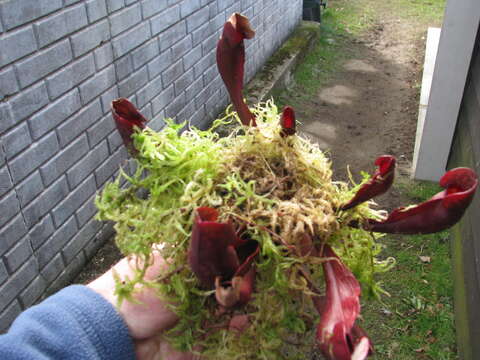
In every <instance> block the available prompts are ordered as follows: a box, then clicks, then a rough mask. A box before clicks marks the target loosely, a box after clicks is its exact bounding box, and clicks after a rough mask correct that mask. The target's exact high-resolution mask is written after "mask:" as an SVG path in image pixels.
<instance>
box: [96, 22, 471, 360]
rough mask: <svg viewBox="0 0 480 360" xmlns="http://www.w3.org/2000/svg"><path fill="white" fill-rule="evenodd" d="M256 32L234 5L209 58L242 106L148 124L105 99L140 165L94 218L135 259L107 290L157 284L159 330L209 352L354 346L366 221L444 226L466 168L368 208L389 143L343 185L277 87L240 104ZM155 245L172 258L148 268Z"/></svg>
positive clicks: (371, 291)
mask: <svg viewBox="0 0 480 360" xmlns="http://www.w3.org/2000/svg"><path fill="white" fill-rule="evenodd" d="M252 34H253V31H251V29H250V28H249V24H248V20H246V18H244V17H242V16H241V15H239V14H234V15H232V17H231V18H230V19H229V20H228V21H227V23H226V24H225V27H224V33H223V35H222V37H221V39H220V40H219V46H218V48H217V51H218V52H217V61H218V62H219V70H220V72H221V74H222V78H223V79H224V81H225V83H226V85H227V87H228V90H229V94H230V96H231V98H232V102H233V104H234V106H235V109H236V110H237V111H238V112H232V111H230V110H228V111H227V115H226V116H225V117H224V118H223V119H219V120H216V121H215V122H214V123H213V126H212V127H211V128H210V129H209V130H206V131H202V130H199V129H195V128H193V127H191V128H186V126H185V124H175V123H174V122H173V121H170V120H167V125H166V127H165V128H164V129H163V130H162V131H160V132H155V131H153V130H152V129H150V128H148V127H145V126H144V122H143V120H142V121H141V122H139V119H143V117H142V116H141V115H140V113H139V112H138V111H137V110H136V109H135V108H134V107H133V105H131V104H129V103H128V100H125V99H120V100H117V101H116V102H114V103H113V105H112V106H113V110H114V114H115V120H116V121H117V125H118V124H119V122H120V125H122V126H120V125H118V126H119V130H120V131H121V132H122V137H123V139H124V141H125V142H126V144H127V145H128V146H129V147H130V151H131V154H132V155H134V158H135V162H136V171H135V173H134V174H133V175H131V176H129V175H127V174H126V173H124V172H123V171H121V172H120V175H119V177H118V179H117V180H116V181H115V182H112V183H109V184H107V185H106V187H105V189H104V190H103V192H102V194H101V195H100V196H98V198H97V206H98V209H99V212H98V218H100V219H102V220H111V221H114V222H115V230H116V232H117V236H116V243H117V245H118V247H119V248H120V250H121V251H122V252H123V253H124V254H125V255H127V256H130V255H135V256H137V258H138V259H140V260H143V261H139V262H138V265H137V268H136V272H135V276H134V277H132V278H128V279H118V281H117V293H118V294H119V295H120V298H122V299H129V298H130V297H131V295H132V292H133V291H135V286H136V285H138V284H140V285H146V286H150V287H153V288H155V289H156V290H157V292H158V296H160V297H162V298H163V299H165V300H166V301H168V303H169V304H170V306H171V308H172V309H173V311H174V312H175V313H176V314H177V315H178V317H179V321H178V323H177V325H176V326H175V327H174V328H173V329H172V330H170V332H169V333H168V334H167V337H168V340H169V341H170V342H171V344H172V345H173V346H174V347H176V348H177V349H180V350H188V351H193V349H195V351H197V352H199V353H201V354H202V355H203V356H204V357H205V358H212V359H219V358H225V359H273V358H275V359H276V358H292V357H293V356H292V355H291V352H290V353H289V351H290V349H291V348H292V347H295V348H301V347H302V345H305V346H312V345H317V346H319V348H320V350H321V351H322V352H323V353H324V355H325V356H326V357H327V358H329V359H336V360H344V359H355V360H358V359H364V358H366V357H367V356H368V354H369V353H371V352H372V351H373V348H372V345H371V343H370V340H369V338H368V336H367V335H366V334H365V332H364V331H363V330H362V329H361V328H360V327H359V326H358V321H357V318H358V316H359V313H360V300H359V297H360V294H361V293H362V292H363V294H364V295H367V296H374V297H375V296H377V297H378V296H379V295H380V294H381V293H382V289H381V288H380V286H379V284H377V283H376V282H375V273H378V272H382V271H387V270H388V269H389V268H390V267H391V266H392V265H393V260H392V259H387V260H384V261H380V260H379V259H378V258H377V255H378V254H379V252H380V251H381V247H380V245H378V244H377V239H378V237H379V236H380V235H379V234H377V233H374V232H372V231H379V232H380V231H381V232H394V233H412V232H413V233H426V232H433V231H438V230H442V229H444V228H445V227H448V226H451V225H452V224H453V223H455V222H456V221H458V219H459V218H460V217H461V215H462V214H463V211H464V210H465V209H466V207H467V206H468V204H469V203H470V201H471V199H472V197H473V193H474V191H475V188H476V185H477V179H476V175H475V174H474V173H473V172H472V171H471V170H470V169H465V168H461V169H455V170H452V171H450V172H448V173H447V174H446V175H445V176H444V178H442V181H441V182H440V184H441V185H442V186H443V187H444V188H445V189H446V190H445V191H443V192H441V193H439V194H437V195H435V196H434V197H433V198H432V199H430V200H428V201H426V202H424V203H422V204H420V205H418V206H415V207H410V208H406V209H403V208H400V209H397V210H395V211H393V212H392V213H391V214H390V215H388V216H387V215H386V214H385V213H384V212H383V211H379V210H376V209H375V206H374V203H373V202H372V201H371V199H372V198H373V197H374V196H377V195H379V194H382V193H385V192H386V191H387V190H388V188H389V187H390V185H391V183H392V182H393V176H394V175H393V174H394V167H395V160H394V159H393V158H392V157H391V156H386V155H385V156H381V157H379V158H378V159H377V161H376V165H377V166H378V170H377V172H375V174H373V176H371V177H368V176H367V177H366V178H365V179H364V181H363V182H362V183H361V184H359V185H355V186H353V187H351V186H350V185H349V184H347V183H343V182H338V181H333V179H332V171H331V163H330V161H329V159H328V158H327V157H326V156H325V155H324V154H323V152H322V151H321V150H320V149H319V148H318V146H317V145H316V144H312V143H310V142H309V141H308V140H306V139H304V138H302V137H300V136H297V135H296V133H295V114H294V112H293V109H291V108H289V107H287V108H285V109H284V111H279V110H278V109H277V107H276V106H275V104H274V103H273V101H268V102H267V103H264V104H259V105H257V106H256V107H254V108H250V109H249V108H248V107H247V108H246V109H245V107H246V104H245V103H244V101H243V98H242V96H241V92H242V87H243V76H242V77H241V78H239V77H238V76H237V75H238V73H241V74H243V62H244V48H243V39H244V38H249V37H251V35H252ZM236 74H237V75H236ZM120 105H121V106H120ZM124 109H127V110H128V111H124ZM129 119H131V126H125V122H127V123H128V121H129ZM231 121H237V122H238V124H239V125H238V127H236V128H235V130H233V131H232V133H231V134H230V135H229V136H227V137H223V138H221V137H219V136H218V134H217V133H216V132H215V130H216V129H217V128H218V127H219V126H222V125H223V124H226V123H228V122H231ZM139 124H140V125H139ZM132 140H133V142H132ZM124 181H126V183H127V185H128V186H121V184H122V183H123V182H124ZM140 192H142V193H146V194H147V195H146V196H139V193H140ZM154 249H155V251H159V252H160V253H161V255H162V256H163V257H164V258H165V259H166V261H167V263H168V269H167V270H166V272H165V273H164V274H162V275H161V276H160V277H159V278H158V279H157V280H156V281H147V280H145V279H144V274H145V271H146V269H147V268H148V266H149V264H150V263H151V257H152V251H154ZM316 324H318V325H316ZM314 329H316V335H313V331H312V330H314ZM305 334H312V336H310V337H308V336H305ZM292 344H295V345H292ZM287 354H289V355H287Z"/></svg>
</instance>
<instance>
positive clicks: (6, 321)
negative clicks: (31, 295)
mask: <svg viewBox="0 0 480 360" xmlns="http://www.w3.org/2000/svg"><path fill="white" fill-rule="evenodd" d="M21 312H22V307H21V306H20V304H19V302H18V300H13V301H12V302H11V303H10V304H8V306H7V307H6V308H5V309H4V310H3V311H2V312H1V313H0V333H4V332H7V331H8V329H9V328H10V324H11V323H12V322H13V321H14V320H15V319H16V318H17V316H18V315H20V313H21Z"/></svg>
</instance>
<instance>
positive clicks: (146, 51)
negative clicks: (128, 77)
mask: <svg viewBox="0 0 480 360" xmlns="http://www.w3.org/2000/svg"><path fill="white" fill-rule="evenodd" d="M159 53H160V48H159V46H158V40H157V39H156V38H155V39H153V40H151V41H149V42H147V43H146V44H144V45H142V46H140V47H139V48H138V49H137V50H135V51H133V52H132V54H131V57H132V63H133V68H134V69H135V70H137V69H138V68H140V67H141V66H143V65H145V64H146V63H147V62H149V61H150V60H152V59H153V58H155V57H156V56H157V55H158V54H159Z"/></svg>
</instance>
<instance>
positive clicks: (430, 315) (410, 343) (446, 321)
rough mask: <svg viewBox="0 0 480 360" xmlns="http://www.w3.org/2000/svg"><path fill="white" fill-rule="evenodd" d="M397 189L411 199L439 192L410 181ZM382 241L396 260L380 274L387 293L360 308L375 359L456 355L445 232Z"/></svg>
mask: <svg viewBox="0 0 480 360" xmlns="http://www.w3.org/2000/svg"><path fill="white" fill-rule="evenodd" d="M401 189H402V192H404V195H406V196H408V197H409V198H410V199H411V202H412V203H418V202H420V201H424V200H426V199H428V198H430V197H431V196H432V195H433V194H435V193H437V192H438V191H439V187H438V185H436V184H433V183H428V182H410V183H409V184H408V185H405V184H403V185H402V186H401ZM384 244H385V246H386V248H385V251H384V256H393V257H395V258H396V260H397V265H396V266H395V268H394V269H393V270H391V271H390V272H388V273H385V274H383V275H382V276H381V278H380V280H381V281H383V284H384V288H385V289H386V290H387V291H388V292H389V293H390V294H391V297H390V298H384V299H383V303H369V304H365V307H364V310H363V317H364V319H365V321H364V322H363V325H364V326H365V327H366V329H367V331H368V332H369V334H370V336H371V338H372V340H373V341H374V343H375V344H376V359H399V360H403V359H405V360H406V359H435V360H443V359H457V358H458V357H457V354H456V345H455V327H454V322H453V299H452V294H453V280H452V273H451V261H450V246H449V237H448V232H440V233H437V234H431V235H422V236H420V235H418V236H389V237H386V238H385V239H384Z"/></svg>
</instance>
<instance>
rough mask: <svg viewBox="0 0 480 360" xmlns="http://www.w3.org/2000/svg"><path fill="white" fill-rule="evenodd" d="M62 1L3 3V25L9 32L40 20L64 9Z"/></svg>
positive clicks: (0, 6)
mask: <svg viewBox="0 0 480 360" xmlns="http://www.w3.org/2000/svg"><path fill="white" fill-rule="evenodd" d="M62 6H63V4H62V0H37V1H34V2H32V1H28V0H17V1H2V2H1V3H0V10H1V13H2V15H3V25H4V26H5V28H6V29H7V30H10V29H13V28H14V27H17V26H20V25H23V24H26V23H28V22H30V21H32V20H35V19H38V18H39V17H42V16H44V15H47V14H49V13H51V12H53V11H55V10H58V9H60V8H62Z"/></svg>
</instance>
